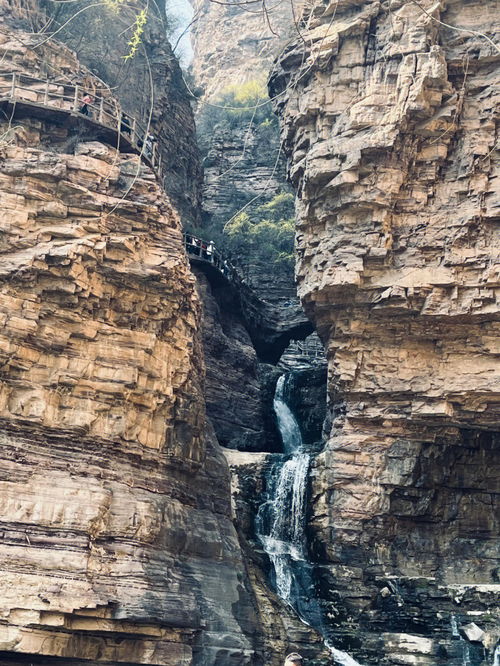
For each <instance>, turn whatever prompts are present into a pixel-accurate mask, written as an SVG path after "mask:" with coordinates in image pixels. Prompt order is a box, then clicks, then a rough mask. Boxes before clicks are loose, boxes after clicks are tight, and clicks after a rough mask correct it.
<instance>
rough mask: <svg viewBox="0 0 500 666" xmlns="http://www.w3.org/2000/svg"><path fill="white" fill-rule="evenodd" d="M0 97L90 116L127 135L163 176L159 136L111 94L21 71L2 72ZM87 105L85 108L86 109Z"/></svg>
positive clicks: (142, 155)
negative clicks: (97, 93)
mask: <svg viewBox="0 0 500 666" xmlns="http://www.w3.org/2000/svg"><path fill="white" fill-rule="evenodd" d="M23 84H24V85H23ZM27 84H30V85H27ZM61 91H62V92H61ZM85 96H90V97H91V98H92V102H88V103H85V102H84V101H83V98H84V97H85ZM0 99H12V100H18V101H20V102H29V103H31V104H36V105H38V106H44V107H49V108H56V109H58V110H59V111H66V112H68V113H76V114H81V115H82V116H84V117H88V118H89V119H90V120H92V121H93V122H97V123H99V124H100V125H103V126H104V127H108V128H110V129H112V130H114V131H116V132H117V133H118V134H120V135H121V136H122V137H123V138H127V140H128V142H129V143H130V144H131V146H132V147H133V148H134V149H135V150H136V151H137V152H138V153H139V155H140V156H141V157H142V158H145V159H146V160H147V161H148V162H149V163H150V165H151V167H152V168H153V170H154V171H155V172H156V173H157V174H158V176H160V178H161V175H162V174H161V158H160V152H161V151H160V150H159V149H158V148H157V144H156V140H153V139H152V135H151V134H148V133H147V131H146V128H145V127H144V126H143V125H142V124H141V123H140V122H138V121H137V120H136V119H135V118H134V117H133V116H130V115H129V114H124V113H123V112H122V110H121V107H120V104H119V102H118V101H117V100H116V99H115V98H114V97H112V96H111V95H108V96H103V95H94V94H93V93H92V91H91V90H89V87H88V86H81V85H78V84H75V85H72V84H70V83H67V82H64V81H58V80H57V79H53V80H51V79H40V78H37V77H35V76H31V75H29V74H22V73H21V72H0ZM84 107H86V112H85V111H83V109H84ZM124 128H125V129H124ZM127 135H128V136H127Z"/></svg>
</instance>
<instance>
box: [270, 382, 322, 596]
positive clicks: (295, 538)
mask: <svg viewBox="0 0 500 666" xmlns="http://www.w3.org/2000/svg"><path fill="white" fill-rule="evenodd" d="M284 390H285V375H282V376H281V377H280V378H279V379H278V383H277V385H276V393H275V396H274V405H273V406H274V410H275V412H276V418H277V421H278V428H279V431H280V433H281V437H282V439H283V448H284V450H285V452H286V453H288V454H291V457H290V458H289V459H288V460H286V461H285V462H284V463H283V465H282V466H281V468H280V470H279V474H278V476H277V481H276V486H275V490H274V497H273V498H272V499H271V500H269V502H267V504H266V511H267V521H266V522H267V529H265V528H264V530H263V532H261V534H260V539H261V541H262V545H263V546H264V550H265V551H266V553H267V554H268V555H269V558H270V560H271V562H272V564H273V567H274V573H275V576H276V591H277V592H278V594H279V596H280V597H281V598H282V599H284V600H285V601H287V602H288V603H290V604H292V603H293V599H292V571H291V567H290V563H291V562H290V561H291V560H293V561H300V560H305V553H304V543H305V536H304V519H305V508H306V507H305V502H306V493H307V476H308V472H309V463H310V456H309V454H308V453H305V452H304V451H303V444H302V435H301V433H300V428H299V425H298V423H297V420H296V419H295V416H294V415H293V413H292V411H291V410H290V408H289V407H288V405H287V404H286V403H285V400H284Z"/></svg>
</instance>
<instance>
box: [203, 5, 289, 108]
mask: <svg viewBox="0 0 500 666" xmlns="http://www.w3.org/2000/svg"><path fill="white" fill-rule="evenodd" d="M192 5H193V9H194V16H195V19H196V20H195V21H194V23H193V28H192V39H193V46H194V59H193V64H192V68H193V74H194V77H195V79H196V81H197V83H198V84H200V85H201V86H203V89H204V95H205V98H206V99H211V98H213V97H214V96H216V95H217V94H218V93H220V92H221V91H222V90H224V88H226V87H227V86H228V85H229V84H240V83H244V82H246V81H250V80H254V79H261V78H264V79H265V78H267V75H268V72H269V67H270V65H271V63H272V61H273V59H274V58H275V57H276V55H278V53H279V52H280V51H281V49H282V48H283V47H284V45H285V44H286V43H287V42H288V40H289V39H290V36H291V34H292V29H291V26H292V24H293V7H292V6H291V5H289V4H288V3H275V4H274V5H273V6H271V5H270V6H269V7H266V10H267V11H264V8H263V5H262V4H261V2H260V0H255V1H254V2H248V3H246V4H245V5H243V4H242V3H217V4H215V3H212V2H210V1H209V0H195V1H193V2H192Z"/></svg>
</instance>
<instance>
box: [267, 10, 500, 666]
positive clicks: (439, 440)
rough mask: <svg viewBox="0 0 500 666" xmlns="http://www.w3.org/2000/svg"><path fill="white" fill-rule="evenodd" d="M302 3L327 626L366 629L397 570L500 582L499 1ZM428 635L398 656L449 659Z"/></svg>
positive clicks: (295, 111)
mask: <svg viewBox="0 0 500 666" xmlns="http://www.w3.org/2000/svg"><path fill="white" fill-rule="evenodd" d="M306 19H307V21H305V22H304V32H303V34H302V37H303V38H304V39H303V40H297V41H296V44H295V46H293V47H290V48H289V49H288V50H287V51H286V52H285V53H284V54H283V55H282V56H281V58H280V60H279V62H278V65H277V67H276V69H275V72H274V76H273V79H272V82H271V93H272V95H273V96H275V97H276V106H277V109H278V113H279V114H280V119H281V123H282V139H283V144H284V148H285V150H286V152H287V155H288V158H289V174H290V178H291V180H292V182H293V184H294V186H295V188H296V191H297V208H298V231H297V252H298V260H297V279H298V285H299V293H300V296H301V299H302V302H303V305H304V307H305V309H306V312H307V314H308V315H309V316H310V317H311V319H312V320H313V321H314V323H315V325H316V327H317V329H318V332H319V333H320V335H321V337H322V339H323V341H324V343H325V345H326V347H327V350H328V359H329V375H330V380H329V392H330V400H331V404H332V406H333V409H334V413H335V414H336V415H337V417H336V419H335V420H334V422H333V427H332V430H331V432H330V435H329V438H328V442H327V444H326V447H325V450H324V452H323V453H322V454H321V455H320V456H319V457H318V460H317V463H316V471H315V476H314V479H313V516H312V521H311V529H312V532H313V536H314V551H315V555H316V558H317V560H318V562H319V563H320V564H321V565H322V566H323V567H324V569H323V572H324V579H323V582H324V588H323V595H324V599H325V604H326V605H328V604H329V609H330V610H329V613H330V614H329V617H330V620H331V622H332V626H335V625H336V624H338V625H339V627H338V628H339V631H341V630H342V629H341V622H340V619H341V616H342V613H344V619H345V618H350V621H351V622H354V623H356V622H362V623H363V626H364V627H365V629H367V630H369V628H370V626H371V627H372V629H373V627H374V626H375V620H376V618H377V617H378V618H379V619H380V616H379V615H377V614H378V613H379V612H380V606H379V605H377V604H378V603H379V601H378V600H380V597H379V596H378V594H379V592H380V588H381V587H383V586H384V583H383V582H381V580H382V578H383V577H384V576H387V575H389V576H392V577H396V578H397V579H412V580H413V579H415V580H416V579H418V578H419V577H424V578H428V577H432V580H433V581H435V583H436V584H442V585H444V586H454V585H474V584H481V585H488V586H493V588H492V589H494V587H495V585H496V586H497V588H498V580H499V579H498V571H499V569H498V566H499V561H498V554H499V551H500V539H499V523H498V517H499V515H500V511H499V509H500V504H499V502H500V487H499V485H498V483H499V479H500V474H499V468H500V461H499V453H500V451H499V441H498V430H499V427H498V425H499V410H498V405H499V389H500V377H499V373H498V352H499V348H498V332H499V331H498V287H499V269H498V249H499V243H498V220H499V214H498V213H499V209H498V191H499V178H498V160H497V157H498V153H497V143H496V142H497V134H496V126H497V125H496V124H497V122H498V101H499V97H498V87H497V83H498V61H499V49H498V46H497V44H498V41H497V35H496V33H495V28H498V24H497V21H498V7H497V6H496V3H494V2H492V3H478V2H462V1H458V0H450V1H448V2H443V3H441V4H439V3H438V4H436V3H431V2H427V1H424V2H414V1H413V0H397V1H396V2H379V1H376V2H371V1H369V0H366V1H363V0H360V1H358V0H356V1H355V0H345V1H344V0H341V1H340V2H330V3H328V2H326V3H323V4H317V5H316V6H315V7H313V8H312V9H311V10H310V12H309V14H308V15H307V16H306ZM334 587H336V589H337V590H340V597H339V596H338V594H337V596H335V594H333V595H332V588H334ZM446 589H448V588H446ZM388 590H389V595H392V594H393V592H391V591H390V589H389V588H388ZM438 596H439V595H438ZM419 603H422V602H421V601H420V602H419ZM475 603H476V602H471V604H472V605H471V606H469V610H471V611H474V610H476V611H478V612H479V610H480V605H477V604H476V605H474V604H475ZM452 606H453V604H452ZM417 607H418V603H417ZM481 608H483V611H484V607H481ZM377 609H379V610H377ZM456 609H457V612H459V611H460V609H459V607H458V602H457V606H456ZM386 610H387V609H385V610H384V611H383V612H385V611H386ZM462 610H463V609H462ZM393 612H395V613H396V612H399V613H400V615H399V622H398V621H397V620H396V619H395V620H394V623H395V626H396V627H397V629H395V630H396V631H403V632H404V631H406V633H408V634H411V633H412V632H416V633H418V632H419V631H421V632H422V633H423V634H424V635H425V633H426V632H428V633H427V635H432V631H436V632H437V631H440V632H444V633H448V634H449V631H450V630H449V626H450V616H449V613H450V612H452V611H450V609H448V615H447V616H446V627H447V628H446V629H445V628H444V624H441V625H440V628H439V630H438V629H436V627H435V625H433V622H430V624H429V625H428V626H427V627H426V628H425V627H424V628H422V627H421V628H420V630H419V629H416V628H415V624H413V626H412V624H411V623H412V622H413V623H414V622H415V621H414V620H413V619H409V618H407V620H405V621H406V625H405V622H402V621H401V618H402V617H403V615H404V611H397V609H396V607H394V611H393ZM420 612H421V608H420V610H419V611H418V612H417V613H416V614H417V616H418V614H419V613H420ZM484 612H485V611H484ZM401 613H403V615H401ZM445 615H446V614H445ZM394 617H395V618H396V615H395V616H394ZM416 622H417V626H418V620H416ZM435 622H437V624H439V622H441V621H439V622H438V621H437V620H436V621H435ZM371 623H373V624H371ZM443 623H444V620H443ZM484 623H485V627H484V628H485V629H486V628H487V627H489V629H490V630H491V631H492V632H493V633H490V634H489V638H488V639H485V642H484V646H483V648H484V650H486V652H484V658H485V659H487V658H491V655H490V657H487V656H486V655H487V650H492V649H493V648H492V646H493V645H494V642H495V636H496V635H497V634H498V624H499V623H498V616H496V620H495V619H494V618H493V619H492V617H486V616H485V619H484ZM423 624H425V623H423ZM478 624H481V622H479V620H478ZM431 625H433V626H434V629H431V628H430V626H431ZM344 626H345V625H344ZM353 626H355V625H353ZM379 626H380V625H379ZM382 626H383V625H382ZM492 627H496V629H495V630H493V629H492ZM495 632H496V633H495ZM443 635H444V634H443ZM394 636H396V634H394ZM394 636H393V637H392V638H390V637H387V638H386V639H384V638H380V637H378V638H376V639H375V637H374V638H373V641H376V642H374V643H373V644H372V646H371V647H372V648H373V651H372V653H371V659H373V660H376V659H377V658H378V656H377V655H378V653H379V650H380V645H382V646H385V647H383V649H386V650H387V653H390V652H391V651H392V653H395V652H398V649H399V648H398V649H396V648H395V647H394V646H395V645H396V644H397V643H398V640H399V639H397V636H396V638H395V637H394ZM401 640H402V639H401ZM431 642H432V641H431ZM391 646H392V647H391ZM357 647H358V649H360V650H361V649H362V648H360V646H359V645H358V646H357ZM364 647H365V649H366V647H367V646H366V644H365V646H364ZM420 647H422V646H420ZM420 647H418V646H416V647H415V650H413V648H412V647H411V646H408V645H406V647H403V648H401V650H400V654H402V655H412V654H413V656H408V657H406V656H402V657H401V656H400V657H398V658H400V659H403V661H397V658H396V657H394V661H390V662H387V663H417V662H418V663H422V664H423V663H425V664H427V663H436V662H435V661H433V660H435V659H436V658H437V657H436V652H435V650H436V649H437V648H436V644H434V643H433V644H432V645H431V646H430V647H429V646H427V647H429V649H428V650H427V652H426V649H427V648H426V649H425V650H424V651H423V652H422V651H421V650H420ZM370 649H371V648H370ZM443 649H445V648H444V647H443ZM449 649H451V648H449ZM412 650H413V652H412ZM419 650H420V651H419ZM415 655H417V656H416V657H415ZM426 655H427V656H426ZM388 658H389V657H388ZM405 659H406V661H405ZM411 659H417V661H408V660H411ZM457 659H458V657H457ZM373 663H382V662H378V661H373ZM383 663H386V662H383ZM448 663H455V662H454V661H451V657H450V661H449V662H448ZM457 663H458V662H457ZM460 663H461V662H460ZM477 663H483V662H480V661H478V662H477ZM484 663H486V662H484Z"/></svg>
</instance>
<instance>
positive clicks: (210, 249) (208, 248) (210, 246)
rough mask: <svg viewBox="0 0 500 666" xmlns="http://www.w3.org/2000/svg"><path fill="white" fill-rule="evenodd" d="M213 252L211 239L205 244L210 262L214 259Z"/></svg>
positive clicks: (213, 247)
mask: <svg viewBox="0 0 500 666" xmlns="http://www.w3.org/2000/svg"><path fill="white" fill-rule="evenodd" d="M214 252H215V243H214V242H213V241H210V243H209V244H208V246H207V259H208V260H209V261H211V262H212V263H213V260H214Z"/></svg>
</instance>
